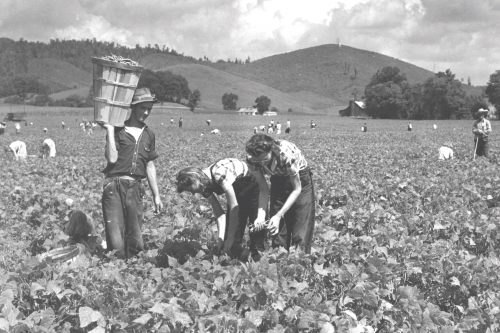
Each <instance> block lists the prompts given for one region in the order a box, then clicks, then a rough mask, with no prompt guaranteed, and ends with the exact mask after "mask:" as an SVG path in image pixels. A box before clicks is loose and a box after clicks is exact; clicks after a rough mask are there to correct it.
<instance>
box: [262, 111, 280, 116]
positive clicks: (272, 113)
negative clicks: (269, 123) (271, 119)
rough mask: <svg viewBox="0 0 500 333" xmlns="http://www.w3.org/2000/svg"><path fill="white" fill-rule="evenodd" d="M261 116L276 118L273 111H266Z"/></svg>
mask: <svg viewBox="0 0 500 333" xmlns="http://www.w3.org/2000/svg"><path fill="white" fill-rule="evenodd" d="M262 115H263V116H277V115H278V114H277V113H276V112H274V111H266V112H264V113H263V114H262Z"/></svg>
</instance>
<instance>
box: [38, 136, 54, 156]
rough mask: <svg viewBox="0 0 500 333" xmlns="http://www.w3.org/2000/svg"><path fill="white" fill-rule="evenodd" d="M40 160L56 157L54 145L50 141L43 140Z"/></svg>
mask: <svg viewBox="0 0 500 333" xmlns="http://www.w3.org/2000/svg"><path fill="white" fill-rule="evenodd" d="M41 153H42V158H47V157H56V144H55V143H54V140H52V139H45V140H43V142H42V149H41Z"/></svg>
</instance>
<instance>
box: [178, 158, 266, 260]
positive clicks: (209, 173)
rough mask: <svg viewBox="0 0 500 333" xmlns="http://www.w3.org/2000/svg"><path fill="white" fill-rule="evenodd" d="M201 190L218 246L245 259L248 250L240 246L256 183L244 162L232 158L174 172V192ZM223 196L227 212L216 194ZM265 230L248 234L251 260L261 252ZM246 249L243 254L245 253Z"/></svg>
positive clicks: (253, 213) (255, 201)
mask: <svg viewBox="0 0 500 333" xmlns="http://www.w3.org/2000/svg"><path fill="white" fill-rule="evenodd" d="M184 191H188V192H191V193H193V194H195V193H200V194H201V195H202V196H203V197H204V198H206V199H208V201H209V202H210V204H211V206H212V209H213V210H214V213H215V216H216V217H217V229H218V236H219V247H223V251H224V252H226V253H227V254H228V255H230V256H231V257H233V258H238V259H240V260H242V261H246V260H247V257H248V251H245V250H244V249H243V247H242V241H243V236H244V234H245V228H246V225H247V222H248V225H249V226H253V223H254V221H255V219H256V218H257V209H258V205H259V185H258V184H257V182H256V180H255V178H254V177H252V176H251V175H250V173H249V170H248V166H247V164H246V163H245V162H242V161H240V160H237V159H234V158H226V159H222V160H220V161H218V162H216V163H213V164H211V165H210V166H209V167H207V168H206V169H200V168H196V167H189V168H185V169H183V170H181V171H179V173H178V174H177V192H179V193H181V192H184ZM222 194H225V195H226V199H227V214H225V213H224V210H223V209H222V207H221V205H220V203H219V200H218V198H217V195H222ZM265 235H266V231H265V230H260V231H258V232H255V233H251V234H250V253H251V255H252V258H253V260H254V261H258V260H259V259H260V254H259V251H264V242H265ZM245 252H246V253H245Z"/></svg>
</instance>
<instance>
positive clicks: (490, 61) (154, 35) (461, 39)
mask: <svg viewBox="0 0 500 333" xmlns="http://www.w3.org/2000/svg"><path fill="white" fill-rule="evenodd" d="M497 3H498V1H497V0H478V1H474V2H472V1H443V0H377V1H373V0H308V1H290V0H210V1H206V0H168V1H159V0H154V1H153V0H37V1H33V0H4V1H1V2H0V31H2V34H1V35H3V36H5V37H11V38H14V39H19V38H21V37H22V38H25V39H28V40H42V41H48V40H49V39H51V38H76V39H80V38H93V37H95V38H97V39H99V40H107V41H113V42H117V43H120V44H124V45H128V46H132V47H133V46H134V45H135V44H137V43H139V44H141V45H146V44H152V45H154V44H159V45H160V46H163V45H166V46H168V47H170V48H175V49H176V50H177V51H179V52H184V53H185V54H187V55H191V56H194V57H197V58H198V57H203V56H204V55H206V56H208V57H209V58H210V59H212V60H217V59H227V58H235V57H237V58H239V59H245V58H246V57H247V56H250V57H251V58H252V59H253V60H255V59H258V58H261V57H265V56H270V55H274V54H277V53H282V52H288V51H293V50H297V49H301V48H306V47H311V46H316V45H321V44H329V43H336V41H337V38H340V39H341V42H342V43H343V44H345V45H349V46H353V47H357V48H361V49H366V50H370V51H375V52H381V53H384V54H386V55H389V56H392V57H395V58H398V59H401V60H405V61H408V62H411V63H414V64H416V65H419V66H423V67H425V68H427V69H432V68H433V67H434V64H435V66H436V70H444V69H447V68H444V67H447V66H449V67H448V68H451V70H452V71H453V72H454V73H457V76H460V75H462V76H464V77H467V76H471V78H473V82H475V83H476V84H484V83H485V82H486V81H487V79H488V77H489V74H491V73H493V72H494V70H496V69H497V68H496V66H497V63H498V61H497V59H496V54H498V53H499V51H500V36H499V35H498V33H497V31H498V30H499V25H500V23H499V21H498V19H497V18H498V17H499V15H500V5H499V4H497ZM77 18H78V19H77Z"/></svg>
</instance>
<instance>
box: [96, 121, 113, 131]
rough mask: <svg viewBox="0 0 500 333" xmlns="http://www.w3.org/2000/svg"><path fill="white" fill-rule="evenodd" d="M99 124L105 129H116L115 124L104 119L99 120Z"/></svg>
mask: <svg viewBox="0 0 500 333" xmlns="http://www.w3.org/2000/svg"><path fill="white" fill-rule="evenodd" d="M96 123H97V124H98V125H99V126H101V128H104V129H105V130H110V129H114V126H113V125H110V124H109V123H106V122H104V121H97V122H96Z"/></svg>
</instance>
